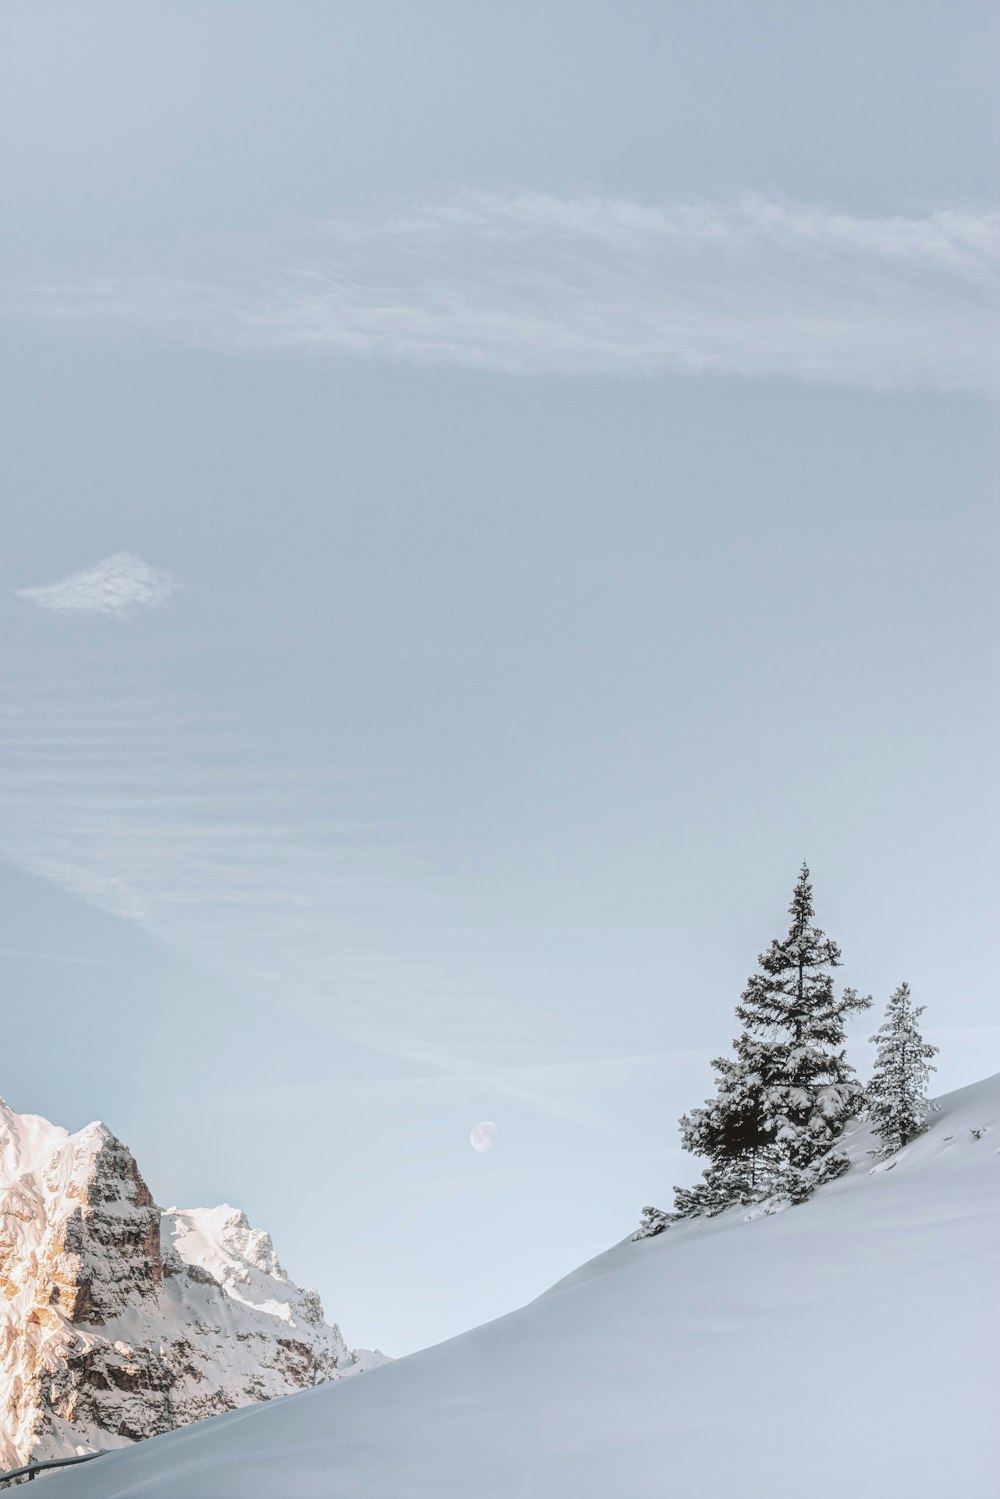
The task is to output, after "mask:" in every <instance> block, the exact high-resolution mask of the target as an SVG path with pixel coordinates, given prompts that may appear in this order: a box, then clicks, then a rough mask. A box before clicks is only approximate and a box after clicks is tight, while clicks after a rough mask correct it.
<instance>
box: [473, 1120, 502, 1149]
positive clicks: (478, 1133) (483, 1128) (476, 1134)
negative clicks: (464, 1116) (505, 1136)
mask: <svg viewBox="0 0 1000 1499" xmlns="http://www.w3.org/2000/svg"><path fill="white" fill-rule="evenodd" d="M496 1137H497V1127H496V1125H495V1124H494V1123H493V1120H492V1119H484V1120H483V1121H482V1122H481V1123H480V1124H474V1125H473V1127H472V1129H471V1131H470V1132H469V1144H470V1145H471V1146H472V1148H473V1150H478V1151H479V1153H480V1155H482V1154H483V1152H484V1151H486V1150H492V1149H493V1145H494V1142H495V1140H496Z"/></svg>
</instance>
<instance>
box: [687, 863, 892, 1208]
mask: <svg viewBox="0 0 1000 1499" xmlns="http://www.w3.org/2000/svg"><path fill="white" fill-rule="evenodd" d="M789 914H790V915H791V918H792V920H791V926H790V928H789V931H788V935H787V936H786V937H784V938H783V939H781V940H775V941H774V942H772V943H771V946H770V948H769V949H768V951H767V952H766V953H762V954H761V956H760V958H759V970H758V972H757V973H755V974H754V975H753V976H752V977H751V978H750V980H749V982H748V984H747V987H746V989H745V990H744V991H743V995H742V998H741V1000H740V1003H739V1004H738V1005H737V1007H736V1015H737V1018H738V1019H739V1020H740V1021H741V1023H742V1026H743V1029H742V1031H741V1033H740V1035H739V1036H737V1038H736V1040H735V1041H734V1043H733V1050H734V1053H735V1054H734V1056H733V1057H719V1058H716V1060H715V1061H714V1062H713V1063H712V1066H713V1069H714V1071H715V1074H716V1091H715V1096H714V1097H713V1098H711V1099H709V1100H708V1101H707V1102H706V1103H705V1104H704V1106H703V1107H702V1108H700V1109H693V1110H692V1111H691V1113H690V1114H685V1115H684V1117H683V1118H682V1120H681V1143H682V1144H683V1146H684V1148H685V1149H686V1150H690V1151H692V1152H693V1153H694V1154H696V1155H702V1156H707V1157H708V1160H709V1165H708V1168H707V1169H706V1170H705V1171H704V1173H703V1179H702V1182H701V1183H700V1184H699V1185H698V1186H696V1187H693V1188H679V1189H678V1190H677V1194H676V1198H675V1206H676V1209H677V1211H678V1212H679V1213H682V1214H691V1213H706V1212H707V1213H713V1212H719V1211H721V1210H722V1209H723V1208H725V1207H728V1206H730V1205H731V1204H733V1203H735V1202H752V1201H760V1200H762V1199H764V1198H766V1197H770V1196H772V1195H774V1194H781V1195H782V1196H785V1197H787V1198H789V1199H790V1200H791V1201H792V1202H802V1201H804V1200H805V1198H806V1197H808V1196H809V1194H810V1192H811V1191H812V1190H813V1189H814V1188H815V1187H816V1186H818V1185H819V1184H820V1182H823V1181H827V1180H829V1179H831V1178H832V1177H834V1176H837V1175H839V1174H840V1173H841V1172H842V1171H843V1170H845V1169H846V1164H847V1162H846V1157H845V1156H844V1155H843V1154H842V1153H838V1152H837V1151H835V1150H834V1149H833V1147H834V1146H835V1144H836V1142H837V1140H838V1139H839V1138H840V1136H841V1135H842V1133H843V1129H844V1126H845V1124H846V1123H847V1121H848V1119H850V1118H851V1117H852V1116H853V1115H854V1114H856V1113H858V1111H859V1110H860V1108H861V1107H862V1104H863V1102H864V1091H863V1089H862V1087H861V1084H860V1083H859V1082H858V1081H857V1079H856V1078H855V1076H854V1069H853V1068H852V1067H851V1065H850V1064H849V1062H848V1061H847V1060H846V1057H845V1050H844V1048H845V1041H846V1020H847V1017H848V1016H849V1015H850V1014H851V1013H853V1012H854V1011H856V1010H865V1009H867V1008H868V1006H869V1005H870V1004H871V999H870V998H864V999H863V998H861V997H860V996H859V995H858V994H857V992H856V991H855V990H853V989H846V990H845V991H844V993H843V994H842V995H841V996H840V997H839V998H838V997H837V995H836V994H835V992H834V985H833V969H834V968H837V967H839V966H840V961H841V957H840V948H839V947H838V946H837V944H836V943H835V942H833V941H831V940H830V938H829V937H827V936H826V934H825V933H824V932H822V931H820V929H819V928H818V927H816V926H814V925H813V914H814V913H813V895H812V885H811V883H810V879H809V870H808V868H807V867H806V865H804V864H803V866H802V870H801V873H800V875H799V878H798V881H797V883H796V886H795V889H794V891H793V893H792V903H791V906H790V908H789Z"/></svg>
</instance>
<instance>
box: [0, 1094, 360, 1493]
mask: <svg viewBox="0 0 1000 1499" xmlns="http://www.w3.org/2000/svg"><path fill="white" fill-rule="evenodd" d="M380 1362H384V1360H383V1358H382V1355H380V1354H369V1353H367V1352H365V1351H355V1352H351V1351H350V1350H349V1349H348V1348H347V1346H346V1344H345V1343H344V1340H343V1338H342V1336H341V1333H340V1329H339V1328H338V1327H336V1326H330V1325H328V1324H327V1323H326V1322H325V1320H324V1317H323V1308H322V1306H321V1305H320V1301H319V1297H318V1296H317V1295H316V1293H315V1291H305V1290H302V1289H301V1288H300V1287H299V1286H297V1285H295V1283H294V1282H293V1281H291V1280H289V1278H288V1276H287V1275H286V1274H285V1272H284V1270H283V1269H282V1267H281V1265H280V1263H279V1262H278V1258H277V1255H276V1254H275V1252H274V1246H273V1245H272V1243H271V1240H270V1238H269V1236H268V1235H267V1234H266V1233H264V1232H262V1231H261V1230H259V1229H254V1228H251V1226H250V1224H249V1223H248V1221H247V1219H246V1216H245V1215H244V1214H243V1213H241V1212H240V1211H239V1210H238V1209H236V1208H232V1207H230V1206H229V1205H228V1204H225V1205H223V1206H222V1207H218V1208H194V1209H181V1208H170V1209H168V1210H167V1211H166V1212H163V1211H161V1209H160V1208H159V1207H158V1206H157V1205H156V1203H155V1202H154V1201H153V1198H152V1195H151V1194H150V1191H149V1188H148V1187H147V1186H146V1183H145V1182H144V1181H143V1179H142V1177H141V1175H140V1174H139V1169H138V1167H137V1165H136V1162H135V1160H134V1158H133V1156H132V1154H131V1152H130V1151H129V1150H128V1149H127V1147H126V1146H124V1145H123V1144H122V1142H121V1141H120V1140H117V1139H116V1138H115V1136H114V1135H113V1134H112V1133H111V1132H110V1130H108V1129H107V1128H106V1127H105V1126H104V1125H103V1124H89V1125H87V1126H86V1128H85V1129H82V1130H79V1131H78V1132H77V1133H76V1134H72V1135H71V1134H69V1132H68V1131H67V1130H65V1129H61V1128H59V1127H58V1126H57V1125H53V1124H50V1123H49V1122H48V1120H45V1119H40V1118H38V1117H36V1116H33V1115H20V1114H16V1113H15V1112H14V1111H13V1110H12V1109H9V1108H8V1107H7V1106H6V1105H5V1104H4V1103H3V1101H2V1100H0V1469H2V1468H8V1467H14V1466H17V1465H18V1464H19V1463H21V1462H24V1461H26V1460H27V1459H28V1458H30V1457H54V1456H60V1455H62V1454H63V1453H73V1452H82V1451H93V1450H95V1449H103V1448H107V1447H116V1446H120V1445H123V1444H125V1443H128V1442H133V1441H137V1440H141V1439H143V1438H145V1437H148V1436H151V1435H153V1434H154V1433H156V1432H162V1431H169V1430H171V1429H172V1428H174V1427H176V1426H178V1425H181V1424H183V1423H185V1422H187V1421H194V1420H198V1419H201V1418H203V1417H205V1416H210V1415H216V1414H218V1413H219V1412H221V1411H227V1410H231V1409H233V1408H234V1407H237V1406H241V1405H245V1404H247V1403H248V1402H249V1401H255V1400H263V1399H267V1398H270V1397H272V1396H276V1395H287V1394H288V1393H290V1392H291V1391H292V1390H297V1389H304V1388H308V1387H311V1386H312V1385H314V1384H316V1383H318V1382H319V1381H321V1380H328V1379H338V1378H340V1377H341V1376H342V1375H343V1374H346V1373H354V1372H358V1371H360V1370H363V1369H366V1368H369V1367H371V1366H372V1365H373V1364H378V1363H380Z"/></svg>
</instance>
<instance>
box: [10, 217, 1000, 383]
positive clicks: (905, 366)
mask: <svg viewBox="0 0 1000 1499" xmlns="http://www.w3.org/2000/svg"><path fill="white" fill-rule="evenodd" d="M294 259H295V263H294V265H292V266H289V265H288V264H287V262H286V264H285V265H284V266H283V267H281V268H277V267H275V266H273V265H272V266H271V268H270V269H267V270H264V271H251V270H248V268H247V267H246V266H244V267H241V268H239V269H238V270H237V269H235V268H234V271H233V274H232V275H230V276H228V277H225V278H221V279H214V280H209V281H206V280H196V279H191V278H183V279H182V278H177V277H171V276H144V277H128V278H113V277H112V278H107V279H104V280H100V281H89V282H86V283H80V284H77V285H57V286H53V285H50V286H44V287H35V288H33V289H32V290H31V291H30V292H27V293H24V294H22V295H21V296H20V297H19V298H18V299H16V302H17V308H18V310H20V311H21V312H30V313H32V314H34V315H37V316H44V317H47V318H58V319H62V320H67V321H75V322H82V323H93V322H98V321H103V322H111V323H116V324H120V325H124V326H126V327H129V328H132V329H145V330H147V331H149V330H155V331H157V332H159V333H161V334H168V335H174V336H182V337H187V338H195V339H199V340H207V341H213V342H223V343H228V344H237V345H245V346H271V347H278V348H296V347H298V348H313V349H325V350H329V351H331V352H334V353H337V354H340V355H348V356H353V357H361V358H387V359H393V360H407V361H416V362H419V363H425V364H453V365H461V366H465V367H472V368H480V369H491V370H501V371H507V372H510V373H514V374H534V373H545V372H557V373H563V374H587V373H594V374H626V373H636V372H638V373H644V372H645V373H656V372H663V371H673V372H681V373H712V372H717V373H723V374H739V375H764V374H782V375H786V376H791V377H794V378H798V379H806V380H826V381H838V382H842V383H846V384H851V385H861V386H868V387H872V386H875V387H877V386H887V387H906V386H921V385H931V386H939V387H958V388H966V389H974V390H988V389H995V387H996V385H997V383H998V375H1000V370H998V363H1000V361H998V357H997V356H998V351H997V341H996V336H995V325H994V334H993V336H991V335H990V332H989V328H990V318H991V316H993V317H995V314H996V308H997V285H998V269H1000V212H995V211H991V210H972V209H943V210H941V211H938V212H935V213H930V214H926V215H923V216H913V217H902V216H894V217H862V216H858V215H851V214H846V213H837V212H834V211H831V210H828V209H824V208H820V207H814V206H809V205H801V204H794V203H787V202H781V201H776V200H773V199H769V198H765V197H759V196H744V197H741V198H738V199H736V200H734V201H729V202H722V203H720V202H679V203H669V204H666V205H648V204H642V203H638V202H635V201H631V200H625V199H617V198H608V197H601V196H596V195H588V196H578V197H558V196H554V195H550V194H542V193H507V194H503V193H464V194H460V195H458V196H456V197H454V198H452V199H450V200H448V201H443V202H438V203H431V204H422V205H421V204H418V205H412V206H410V207H409V208H407V209H405V210H404V211H394V212H387V213H383V214H381V215H372V216H369V217H361V218H353V219H333V220H329V221H327V222H324V223H320V224H313V225H311V226H308V228H307V229H306V230H305V231H304V232H303V234H302V236H301V239H300V241H299V243H298V244H297V246H296V254H295V257H294Z"/></svg>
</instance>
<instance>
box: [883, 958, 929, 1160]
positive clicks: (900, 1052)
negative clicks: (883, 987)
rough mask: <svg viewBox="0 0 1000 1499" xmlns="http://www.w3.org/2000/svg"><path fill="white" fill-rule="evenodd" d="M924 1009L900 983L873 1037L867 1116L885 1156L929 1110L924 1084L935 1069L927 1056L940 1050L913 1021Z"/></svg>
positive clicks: (907, 1137)
mask: <svg viewBox="0 0 1000 1499" xmlns="http://www.w3.org/2000/svg"><path fill="white" fill-rule="evenodd" d="M925 1008H926V1006H924V1005H914V1003H913V997H912V995H911V994H910V986H909V984H900V986H899V988H898V989H897V990H896V992H895V993H894V994H893V995H892V997H891V999H890V1000H889V1003H888V1004H887V1005H886V1010H885V1019H884V1020H883V1021H882V1024H881V1025H880V1026H879V1028H878V1031H877V1032H876V1033H875V1035H874V1036H872V1037H871V1040H872V1041H873V1042H874V1044H875V1047H876V1048H877V1049H876V1052H875V1071H874V1073H873V1074H872V1080H871V1082H870V1083H869V1084H868V1089H867V1095H868V1116H869V1118H870V1119H871V1121H872V1123H873V1124H874V1126H875V1131H876V1133H877V1134H878V1137H879V1139H880V1140H881V1141H882V1147H883V1149H884V1150H885V1152H886V1153H887V1154H888V1153H891V1152H892V1151H894V1150H899V1149H900V1148H901V1147H902V1146H904V1145H906V1144H907V1143H908V1142H909V1141H910V1140H912V1139H913V1137H914V1135H918V1134H919V1133H920V1131H921V1130H922V1129H923V1128H924V1123H925V1120H926V1117H927V1112H928V1109H929V1108H930V1104H929V1103H928V1100H927V1083H928V1080H929V1079H930V1075H931V1073H932V1072H935V1071H936V1070H937V1069H936V1068H935V1067H934V1066H933V1065H932V1063H931V1057H933V1056H936V1055H937V1051H938V1048H937V1047H936V1046H931V1044H930V1042H928V1041H925V1040H924V1038H923V1036H922V1035H921V1034H920V1027H919V1026H918V1024H917V1022H918V1020H919V1019H920V1017H921V1015H922V1014H923V1013H924V1010H925Z"/></svg>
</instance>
